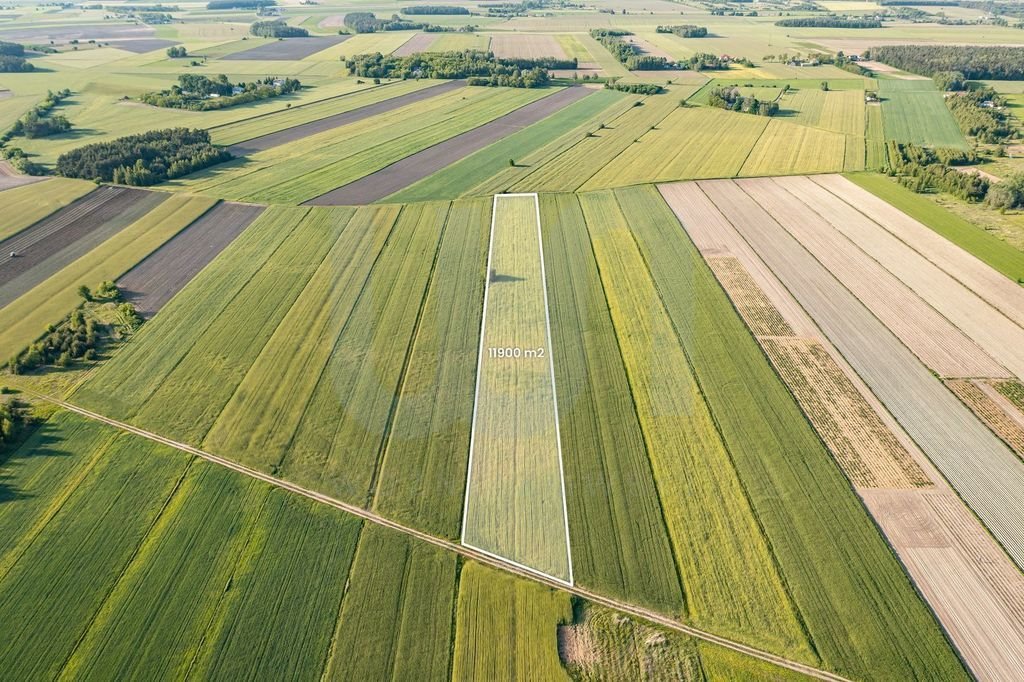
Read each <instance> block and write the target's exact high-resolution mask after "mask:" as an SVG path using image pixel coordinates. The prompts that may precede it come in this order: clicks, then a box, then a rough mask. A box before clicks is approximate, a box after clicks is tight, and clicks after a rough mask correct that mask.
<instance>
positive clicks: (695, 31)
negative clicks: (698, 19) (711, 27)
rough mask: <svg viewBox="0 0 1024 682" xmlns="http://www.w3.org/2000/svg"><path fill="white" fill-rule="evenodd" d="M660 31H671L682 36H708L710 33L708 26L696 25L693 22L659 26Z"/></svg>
mask: <svg viewBox="0 0 1024 682" xmlns="http://www.w3.org/2000/svg"><path fill="white" fill-rule="evenodd" d="M657 31H658V33H671V34H672V35H676V36H679V37H680V38H706V37H707V35H708V28H707V26H695V25H693V24H681V25H679V26H659V27H658V29H657Z"/></svg>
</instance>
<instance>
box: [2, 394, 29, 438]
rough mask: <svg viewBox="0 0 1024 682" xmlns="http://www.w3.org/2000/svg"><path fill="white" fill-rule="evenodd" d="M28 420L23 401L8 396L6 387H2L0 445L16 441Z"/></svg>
mask: <svg viewBox="0 0 1024 682" xmlns="http://www.w3.org/2000/svg"><path fill="white" fill-rule="evenodd" d="M26 421H27V418H26V415H25V408H24V407H22V405H21V403H19V402H18V401H17V400H15V399H14V398H13V397H11V396H8V395H7V389H6V388H2V389H0V446H2V445H4V444H5V443H10V442H12V441H14V439H15V438H17V437H18V434H19V433H21V429H22V427H23V426H24V425H25V422H26Z"/></svg>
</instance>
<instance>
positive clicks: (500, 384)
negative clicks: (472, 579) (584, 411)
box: [462, 194, 573, 584]
mask: <svg viewBox="0 0 1024 682" xmlns="http://www.w3.org/2000/svg"><path fill="white" fill-rule="evenodd" d="M486 276H487V284H486V287H485V293H484V311H483V321H482V324H481V332H480V352H479V356H478V358H477V379H476V401H475V404H474V408H473V431H472V435H471V437H470V452H469V471H468V474H467V482H466V499H465V505H464V509H463V522H462V543H463V544H464V545H467V546H470V547H473V548H474V549H478V550H480V551H482V552H486V553H488V554H491V555H493V556H495V557H497V558H500V559H504V560H506V561H509V562H511V563H514V564H516V565H518V566H520V567H522V568H525V569H528V570H531V571H534V572H537V573H540V574H543V575H545V576H547V577H549V578H553V579H555V580H559V581H562V582H565V583H568V584H572V581H573V575H572V554H571V551H570V548H569V525H568V517H567V513H566V502H565V476H564V473H563V469H562V448H561V436H560V433H559V426H558V403H557V399H556V393H555V373H554V364H553V359H552V357H551V323H550V316H549V314H548V302H547V282H546V278H545V276H544V249H543V244H542V240H541V232H540V206H539V203H538V201H537V195H536V194H498V195H495V197H494V206H493V213H492V216H491V237H490V246H489V249H488V255H487V275H486Z"/></svg>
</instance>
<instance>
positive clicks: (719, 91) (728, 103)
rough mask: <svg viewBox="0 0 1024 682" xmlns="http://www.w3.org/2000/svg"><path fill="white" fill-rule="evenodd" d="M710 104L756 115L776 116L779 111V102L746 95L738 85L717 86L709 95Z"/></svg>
mask: <svg viewBox="0 0 1024 682" xmlns="http://www.w3.org/2000/svg"><path fill="white" fill-rule="evenodd" d="M708 104H709V105H711V106H713V107H718V108H719V109H728V110H729V111H739V112H742V113H744V114H754V115H755V116H774V115H775V114H777V113H779V103H778V102H776V101H774V100H770V101H766V100H759V99H757V98H756V97H751V96H749V95H747V96H744V94H743V93H742V91H741V90H740V89H739V88H737V87H725V88H715V89H714V90H712V91H711V94H710V95H708Z"/></svg>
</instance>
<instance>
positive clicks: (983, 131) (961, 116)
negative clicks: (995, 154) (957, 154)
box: [946, 88, 1017, 144]
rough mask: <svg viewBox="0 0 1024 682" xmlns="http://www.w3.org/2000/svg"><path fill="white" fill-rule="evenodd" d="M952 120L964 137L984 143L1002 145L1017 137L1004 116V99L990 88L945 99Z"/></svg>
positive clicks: (1013, 126) (1009, 121) (1015, 131)
mask: <svg viewBox="0 0 1024 682" xmlns="http://www.w3.org/2000/svg"><path fill="white" fill-rule="evenodd" d="M946 104H947V105H948V106H949V110H950V112H952V114H953V118H955V119H956V122H957V125H959V126H960V130H962V131H963V132H964V134H966V135H970V136H971V137H973V138H975V139H977V140H978V141H979V142H983V143H985V144H1003V143H1004V142H1007V141H1009V140H1010V139H1011V138H1014V137H1016V136H1017V128H1016V126H1015V125H1014V124H1013V121H1012V120H1011V119H1010V115H1009V114H1007V113H1006V99H1004V98H1003V97H1002V95H1000V94H999V93H997V92H996V91H995V90H993V89H992V88H977V89H976V90H971V91H969V92H964V93H961V94H959V95H953V96H950V97H947V98H946Z"/></svg>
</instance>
